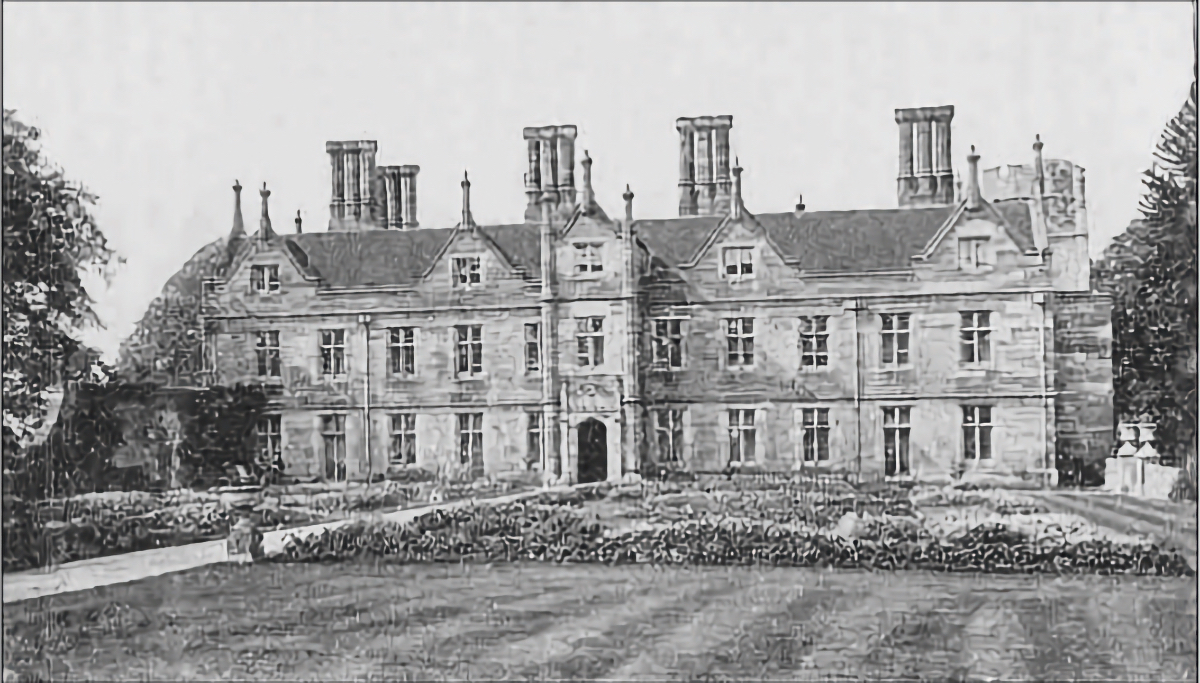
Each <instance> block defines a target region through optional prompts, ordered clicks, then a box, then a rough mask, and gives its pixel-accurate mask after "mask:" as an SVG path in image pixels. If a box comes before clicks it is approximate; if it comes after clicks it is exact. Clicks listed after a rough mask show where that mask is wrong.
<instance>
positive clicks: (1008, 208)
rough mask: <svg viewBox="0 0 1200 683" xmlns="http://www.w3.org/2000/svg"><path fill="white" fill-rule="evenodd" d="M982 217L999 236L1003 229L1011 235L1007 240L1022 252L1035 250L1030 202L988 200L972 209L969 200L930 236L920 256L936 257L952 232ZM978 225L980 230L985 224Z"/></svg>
mask: <svg viewBox="0 0 1200 683" xmlns="http://www.w3.org/2000/svg"><path fill="white" fill-rule="evenodd" d="M978 221H982V222H984V223H989V224H991V225H993V226H995V233H996V235H997V237H998V236H999V235H1000V233H1003V236H1004V237H1005V238H1006V239H1007V243H1011V244H1012V245H1014V247H1015V249H1016V250H1018V251H1020V252H1021V253H1030V252H1033V251H1035V241H1034V237H1033V216H1032V214H1031V213H1030V209H1029V205H1028V204H1027V203H1026V202H1025V201H1023V200H1020V199H1009V200H1004V201H998V202H992V203H986V202H985V203H984V204H982V205H981V206H980V207H979V208H978V209H973V210H969V211H968V210H967V209H966V205H965V203H964V204H960V205H959V207H958V208H957V209H956V210H955V212H954V215H953V217H952V219H951V220H949V221H947V222H946V224H945V225H943V226H942V228H941V229H940V230H938V232H937V233H936V234H935V235H934V236H933V237H931V238H930V240H929V243H928V244H926V245H925V248H924V249H922V250H921V253H920V254H919V255H918V258H919V259H920V260H926V259H928V258H930V257H932V256H933V255H934V254H935V252H939V251H940V249H939V247H940V246H941V245H942V243H943V241H945V240H946V239H947V238H948V236H950V235H951V234H952V233H953V234H955V235H958V234H959V233H956V232H954V231H955V230H956V229H957V228H960V227H961V226H964V225H967V224H969V223H972V222H978ZM974 229H977V230H978V229H982V228H974ZM964 234H965V233H964ZM955 239H957V237H955ZM998 243H999V242H997V244H998Z"/></svg>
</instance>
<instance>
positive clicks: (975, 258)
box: [958, 237, 991, 270]
mask: <svg viewBox="0 0 1200 683" xmlns="http://www.w3.org/2000/svg"><path fill="white" fill-rule="evenodd" d="M987 247H988V241H987V238H986V237H984V238H977V237H970V238H960V239H959V240H958V267H959V268H960V269H962V270H977V269H979V268H981V267H983V266H988V265H991V260H990V255H989V254H988V248H987Z"/></svg>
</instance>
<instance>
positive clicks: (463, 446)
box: [458, 413, 483, 465]
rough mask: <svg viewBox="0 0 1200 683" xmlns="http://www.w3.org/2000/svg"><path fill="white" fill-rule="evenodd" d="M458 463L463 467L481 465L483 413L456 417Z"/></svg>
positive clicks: (464, 414)
mask: <svg viewBox="0 0 1200 683" xmlns="http://www.w3.org/2000/svg"><path fill="white" fill-rule="evenodd" d="M458 461H459V463H461V464H463V465H468V464H479V465H482V463H483V413H460V414H459V415H458Z"/></svg>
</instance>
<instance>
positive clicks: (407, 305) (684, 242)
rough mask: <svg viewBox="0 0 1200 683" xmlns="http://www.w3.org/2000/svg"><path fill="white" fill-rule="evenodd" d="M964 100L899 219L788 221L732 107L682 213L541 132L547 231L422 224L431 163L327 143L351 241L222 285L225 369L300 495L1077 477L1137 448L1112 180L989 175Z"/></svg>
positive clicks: (333, 237)
mask: <svg viewBox="0 0 1200 683" xmlns="http://www.w3.org/2000/svg"><path fill="white" fill-rule="evenodd" d="M953 114H954V109H953V107H930V108H920V109H900V110H897V111H896V122H897V123H898V125H899V141H900V169H899V178H898V181H897V199H898V206H897V208H894V209H883V210H861V211H806V210H805V207H804V205H803V204H799V205H797V206H796V208H795V210H794V211H792V212H788V213H773V214H759V213H754V212H753V210H752V207H748V206H745V205H744V204H743V201H742V187H741V169H740V168H737V167H733V168H731V165H730V153H729V149H730V146H729V139H730V133H731V129H732V126H733V119H732V117H730V116H715V117H699V118H681V119H679V120H678V121H677V122H676V129H677V133H678V135H679V140H680V145H679V149H680V155H679V181H678V187H679V215H678V216H677V217H664V218H645V217H637V218H635V215H636V211H635V207H634V203H633V199H634V195H633V193H632V192H630V191H629V190H628V188H627V189H626V192H625V194H624V197H623V198H624V206H623V210H621V211H620V212H619V213H618V215H617V216H616V217H615V218H614V217H610V215H609V213H608V212H607V211H605V209H603V208H602V207H601V206H600V204H599V203H598V202H597V199H596V197H595V196H594V193H593V191H592V184H591V159H590V158H588V156H587V153H586V152H585V153H584V154H583V157H582V159H581V160H580V164H579V172H578V175H577V170H576V163H575V161H576V160H575V145H576V128H575V127H574V126H547V127H542V128H526V129H525V130H524V137H525V140H526V141H527V143H528V152H529V154H528V172H527V173H526V175H525V188H524V192H525V194H526V196H527V197H528V206H527V209H526V211H525V215H524V217H523V220H522V221H521V222H517V223H513V224H507V225H478V224H476V222H475V221H474V220H473V218H472V213H471V206H470V182H469V180H468V179H467V178H466V177H464V179H463V181H462V218H461V220H460V221H459V223H458V224H457V225H455V226H453V227H434V226H425V225H419V224H418V221H417V210H416V208H417V191H416V180H417V175H418V171H419V168H418V167H417V166H377V165H376V152H377V146H376V143H375V142H372V141H346V142H330V143H327V145H326V149H327V150H328V152H329V155H330V158H331V160H332V177H331V188H332V197H331V201H330V206H329V209H330V221H329V226H328V230H326V231H321V232H302V230H301V226H300V224H299V222H297V226H296V229H295V232H294V233H290V231H289V233H290V234H287V233H285V232H283V231H277V230H275V229H274V228H273V227H272V224H271V220H270V218H269V215H268V208H267V197H268V195H269V194H270V193H269V191H267V190H266V188H265V187H264V189H263V190H262V191H261V193H260V194H261V196H262V218H261V222H260V227H259V230H258V232H257V234H254V235H247V234H246V232H245V230H244V227H243V220H242V216H241V206H240V190H241V188H240V186H235V187H234V191H235V214H234V227H233V232H232V233H231V235H230V238H229V245H230V247H229V257H228V262H227V265H226V267H224V268H223V269H222V270H221V271H219V272H218V273H217V275H216V276H215V277H211V278H209V279H208V280H206V281H205V284H204V300H203V314H204V318H205V321H206V330H207V331H206V333H205V340H204V354H205V362H206V364H207V370H208V372H210V373H211V376H210V381H212V382H216V383H221V384H234V383H246V382H261V383H264V384H266V385H267V386H268V387H269V388H270V390H271V396H272V408H271V412H270V414H269V416H268V417H266V418H264V419H263V420H262V421H261V422H260V425H259V428H258V429H259V441H260V447H261V448H262V451H263V454H264V455H265V456H267V457H271V458H274V459H276V460H282V463H283V465H284V467H285V471H286V473H287V474H289V475H291V476H294V477H297V478H300V479H305V478H309V479H318V478H326V479H333V480H343V479H350V480H356V479H365V478H368V477H374V476H377V475H379V474H382V473H386V472H387V471H389V470H395V469H397V468H407V467H423V468H428V469H435V470H437V471H439V472H441V473H443V474H447V475H452V476H455V475H467V476H479V475H481V474H500V473H502V472H505V471H511V470H529V469H533V470H541V471H543V472H544V473H546V475H547V476H554V477H561V478H562V479H564V480H569V481H595V480H600V479H605V478H614V477H618V476H621V475H622V474H624V473H628V472H645V471H647V470H648V469H650V468H658V467H663V466H665V467H679V468H688V469H693V470H721V469H725V468H727V467H729V466H731V465H732V466H734V467H745V468H750V467H759V468H764V469H770V470H792V469H797V468H813V469H816V470H829V471H847V470H849V471H853V472H857V473H858V474H859V476H861V477H863V478H868V479H869V478H880V477H915V478H921V479H927V478H944V477H947V476H956V475H958V474H961V473H963V472H966V471H969V470H994V471H999V472H1004V473H1030V474H1035V475H1037V474H1042V475H1050V476H1049V477H1047V479H1052V478H1053V475H1052V473H1053V472H1054V471H1055V468H1056V459H1059V458H1063V457H1083V458H1092V459H1098V458H1104V457H1106V456H1107V455H1108V454H1109V449H1110V444H1111V439H1112V364H1111V360H1110V357H1111V356H1110V354H1109V347H1110V339H1111V328H1110V323H1109V308H1110V302H1109V300H1108V299H1107V298H1105V297H1104V296H1102V295H1098V294H1095V293H1093V292H1091V291H1090V289H1089V274H1090V273H1089V270H1090V268H1089V260H1088V234H1087V228H1086V225H1087V222H1086V210H1087V209H1086V203H1085V194H1084V176H1083V169H1082V168H1079V167H1078V166H1076V165H1074V164H1072V163H1070V162H1067V161H1060V160H1051V159H1043V158H1042V152H1041V149H1042V145H1041V142H1040V140H1039V141H1038V142H1036V143H1035V144H1034V155H1033V159H1032V162H1031V163H1029V164H1025V165H1020V166H1007V167H1001V168H998V169H992V170H989V171H985V172H983V173H982V174H981V173H980V171H979V169H978V161H979V157H978V156H977V155H976V154H975V152H974V148H972V151H971V154H970V155H969V156H968V157H967V164H968V170H967V173H966V175H965V183H958V182H956V176H955V174H954V172H953V170H952V165H951V154H950V123H951V119H952V118H953Z"/></svg>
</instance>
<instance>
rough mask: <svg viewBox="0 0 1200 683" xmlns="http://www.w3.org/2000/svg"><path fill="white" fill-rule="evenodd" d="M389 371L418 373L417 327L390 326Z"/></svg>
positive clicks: (408, 373) (400, 373)
mask: <svg viewBox="0 0 1200 683" xmlns="http://www.w3.org/2000/svg"><path fill="white" fill-rule="evenodd" d="M388 372H390V373H392V374H393V375H413V374H416V372H417V331H416V329H415V328H412V327H389V328H388Z"/></svg>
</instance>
